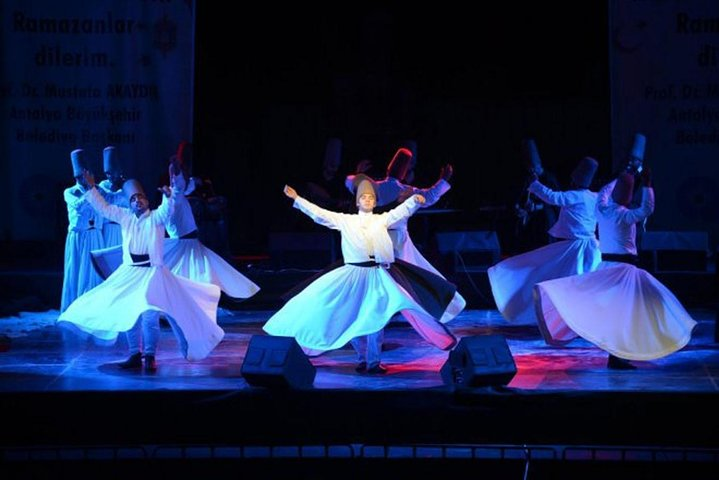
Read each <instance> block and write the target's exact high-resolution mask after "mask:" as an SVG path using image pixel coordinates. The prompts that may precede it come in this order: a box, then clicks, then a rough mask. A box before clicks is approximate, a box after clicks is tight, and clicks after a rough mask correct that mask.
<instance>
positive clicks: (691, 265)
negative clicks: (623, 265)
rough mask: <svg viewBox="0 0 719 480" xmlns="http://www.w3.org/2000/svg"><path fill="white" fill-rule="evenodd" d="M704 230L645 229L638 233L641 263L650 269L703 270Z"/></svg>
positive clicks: (704, 259)
mask: <svg viewBox="0 0 719 480" xmlns="http://www.w3.org/2000/svg"><path fill="white" fill-rule="evenodd" d="M707 252H709V234H708V232H702V231H698V232H692V231H690V232H685V231H647V232H644V233H643V234H642V235H641V248H640V252H639V256H640V260H641V261H642V266H643V267H645V268H647V269H648V270H650V271H652V272H681V271H684V272H686V271H689V272H706V271H707V270H708V268H707V267H708V265H707V257H708V255H707Z"/></svg>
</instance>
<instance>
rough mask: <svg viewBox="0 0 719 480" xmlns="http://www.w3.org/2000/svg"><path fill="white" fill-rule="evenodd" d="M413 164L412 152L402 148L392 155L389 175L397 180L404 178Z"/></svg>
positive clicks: (388, 168)
mask: <svg viewBox="0 0 719 480" xmlns="http://www.w3.org/2000/svg"><path fill="white" fill-rule="evenodd" d="M411 164H412V152H411V151H409V150H408V149H406V148H400V149H399V150H397V152H396V153H395V154H394V157H392V160H391V161H390V162H389V165H387V176H388V177H392V178H396V179H397V180H404V177H406V176H407V172H409V167H410V166H411Z"/></svg>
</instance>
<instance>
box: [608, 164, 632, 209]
mask: <svg viewBox="0 0 719 480" xmlns="http://www.w3.org/2000/svg"><path fill="white" fill-rule="evenodd" d="M633 190H634V176H633V175H632V174H630V173H627V172H622V173H620V174H619V177H618V178H617V183H616V184H615V185H614V190H612V200H614V201H615V202H617V203H618V204H619V205H624V206H625V207H626V206H627V205H629V203H630V202H631V201H632V191H633Z"/></svg>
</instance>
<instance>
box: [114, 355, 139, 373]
mask: <svg viewBox="0 0 719 480" xmlns="http://www.w3.org/2000/svg"><path fill="white" fill-rule="evenodd" d="M117 366H118V367H120V368H122V369H123V370H129V369H131V368H141V367H142V354H141V353H140V352H138V353H133V354H132V355H130V357H129V358H128V359H127V360H125V361H124V362H120V363H118V364H117Z"/></svg>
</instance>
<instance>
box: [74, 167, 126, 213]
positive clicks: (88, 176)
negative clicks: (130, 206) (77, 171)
mask: <svg viewBox="0 0 719 480" xmlns="http://www.w3.org/2000/svg"><path fill="white" fill-rule="evenodd" d="M82 177H83V180H84V182H85V185H87V188H88V189H87V192H85V195H84V198H86V199H87V201H88V203H90V205H92V208H94V209H95V211H96V212H97V213H99V214H100V215H102V216H103V217H105V218H107V219H109V220H111V221H113V222H117V223H120V221H121V220H122V217H124V216H125V215H126V213H127V212H125V210H124V209H122V208H120V207H118V206H117V205H110V204H109V203H107V201H105V199H104V198H103V196H102V195H101V194H100V192H98V191H97V188H95V176H94V175H93V174H92V173H91V172H89V171H87V170H84V171H83V172H82Z"/></svg>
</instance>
